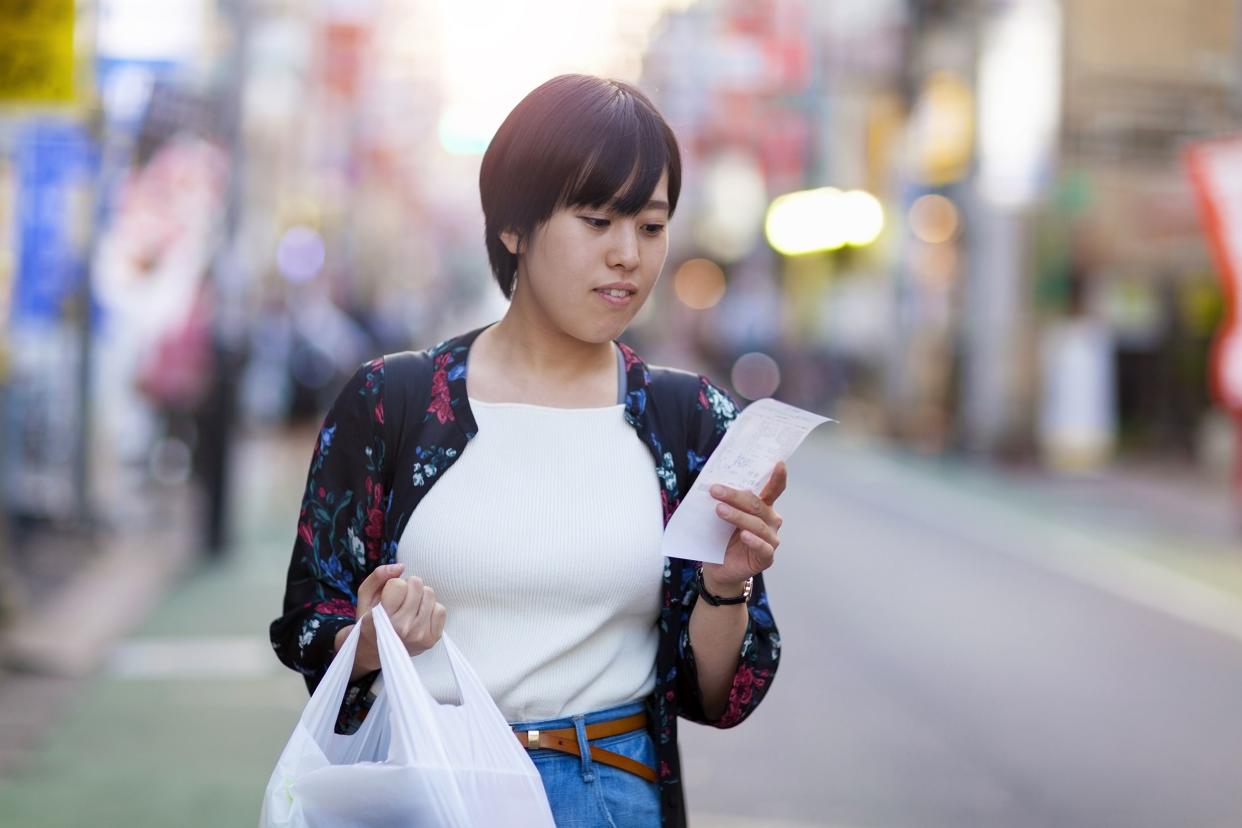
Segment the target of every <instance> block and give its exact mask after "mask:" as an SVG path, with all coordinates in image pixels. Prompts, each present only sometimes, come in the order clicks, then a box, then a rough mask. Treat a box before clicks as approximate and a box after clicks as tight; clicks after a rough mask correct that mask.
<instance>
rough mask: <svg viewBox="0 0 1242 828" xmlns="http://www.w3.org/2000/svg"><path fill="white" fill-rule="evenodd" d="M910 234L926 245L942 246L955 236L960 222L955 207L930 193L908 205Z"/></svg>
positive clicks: (942, 197)
mask: <svg viewBox="0 0 1242 828" xmlns="http://www.w3.org/2000/svg"><path fill="white" fill-rule="evenodd" d="M909 220H910V232H912V233H914V235H915V236H916V237H917V238H918V239H919V240H921V241H925V242H927V243H928V244H942V243H943V242H947V241H951V240H952V239H953V238H954V237H956V236H957V231H958V228H959V227H960V224H961V221H960V217H959V215H958V212H957V207H956V206H955V205H954V204H953V202H952V201H950V200H949V199H947V198H945V197H944V196H942V195H937V194H935V193H931V194H928V195H925V196H920V197H919V198H917V199H915V201H914V204H912V205H910V215H909Z"/></svg>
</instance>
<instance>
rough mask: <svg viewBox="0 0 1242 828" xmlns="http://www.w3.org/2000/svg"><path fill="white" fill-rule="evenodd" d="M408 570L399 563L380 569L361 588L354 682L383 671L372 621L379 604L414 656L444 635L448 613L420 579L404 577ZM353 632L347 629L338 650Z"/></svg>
mask: <svg viewBox="0 0 1242 828" xmlns="http://www.w3.org/2000/svg"><path fill="white" fill-rule="evenodd" d="M404 570H405V564H399V563H398V564H387V565H385V566H380V567H376V569H375V570H374V571H373V572H372V573H371V574H370V575H368V576H367V577H366V579H365V580H364V581H363V582H362V585H361V586H359V587H358V610H357V611H358V614H357V617H358V618H361V619H362V621H361V624H362V633H361V636H360V638H359V639H358V652H357V655H356V656H355V657H354V669H353V671H352V673H351V674H350V678H351V679H356V678H358V677H359V676H362V675H365V674H366V673H369V672H372V671H373V670H378V669H379V667H380V663H379V647H378V645H377V644H376V642H375V623H374V621H372V619H371V610H372V608H374V606H375V605H376V604H377V603H378V604H382V605H383V607H384V612H386V613H387V614H388V619H389V620H390V621H391V622H392V626H393V629H394V630H396V632H397V635H398V636H399V637H400V638H401V641H402V642H403V643H404V644H405V649H406V651H407V652H409V654H410V655H412V656H414V655H418V654H419V653H421V652H425V651H426V650H429V649H431V648H432V647H433V646H434V645H435V643H436V642H437V641H439V640H440V635H441V634H442V633H443V632H444V620H445V617H446V615H447V610H445V608H444V605H443V604H440V603H438V602H437V601H436V594H435V591H434V590H432V588H431V587H429V586H426V585H425V584H423V581H422V579H421V578H419V577H417V576H414V575H411V576H410V577H408V578H402V577H400V576H401V573H402V572H403V571H404ZM351 629H352V627H346V628H344V629H343V630H341V631H340V632H339V633H337V637H336V644H337V648H338V649H339V648H340V645H341V644H343V643H344V641H345V638H346V637H347V636H348V635H349V633H350V630H351Z"/></svg>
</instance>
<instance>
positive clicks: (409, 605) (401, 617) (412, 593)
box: [393, 575, 423, 635]
mask: <svg viewBox="0 0 1242 828" xmlns="http://www.w3.org/2000/svg"><path fill="white" fill-rule="evenodd" d="M402 583H403V584H405V600H404V601H403V602H402V604H401V609H400V611H398V613H397V615H396V617H395V618H394V619H393V625H394V626H395V627H396V628H397V630H398V632H400V633H402V635H405V634H407V633H408V632H409V631H410V630H411V629H413V627H414V618H415V616H417V615H418V606H419V603H420V602H421V601H422V598H423V579H422V578H419V577H418V576H417V575H411V576H409V577H408V578H406V579H405V580H404V581H402Z"/></svg>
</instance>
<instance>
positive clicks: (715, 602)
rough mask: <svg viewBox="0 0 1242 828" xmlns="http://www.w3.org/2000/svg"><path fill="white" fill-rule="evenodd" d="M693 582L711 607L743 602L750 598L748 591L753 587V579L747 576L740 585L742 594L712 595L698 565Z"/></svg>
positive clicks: (701, 568)
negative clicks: (730, 595)
mask: <svg viewBox="0 0 1242 828" xmlns="http://www.w3.org/2000/svg"><path fill="white" fill-rule="evenodd" d="M694 584H695V586H696V587H697V588H698V590H699V595H700V596H702V598H703V600H704V601H706V602H707V603H709V604H711V605H712V606H713V607H720V606H728V605H730V604H745V603H746V602H747V601H749V600H750V591H751V589H753V588H754V585H755V579H754V578H747V579H746V583H745V584H744V585H743V586H742V594H741V595H737V596H734V597H733V598H721V597H720V596H719V595H712V594H711V592H709V591H708V589H707V584H705V583H703V567H701V566H700V567H699V568H698V570H697V571H696V572H695V575H694Z"/></svg>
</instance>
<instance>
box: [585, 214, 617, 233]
mask: <svg viewBox="0 0 1242 828" xmlns="http://www.w3.org/2000/svg"><path fill="white" fill-rule="evenodd" d="M579 218H580V219H582V220H583V221H585V222H586V223H587V224H589V225H591V226H592V227H594V228H595V229H596V230H603V229H604V228H605V227H607V226H608V225H609V224H611V222H610V221H608V219H602V218H596V217H595V216H579Z"/></svg>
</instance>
